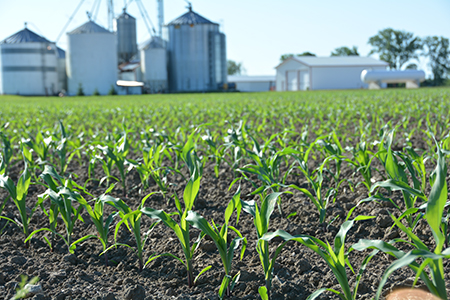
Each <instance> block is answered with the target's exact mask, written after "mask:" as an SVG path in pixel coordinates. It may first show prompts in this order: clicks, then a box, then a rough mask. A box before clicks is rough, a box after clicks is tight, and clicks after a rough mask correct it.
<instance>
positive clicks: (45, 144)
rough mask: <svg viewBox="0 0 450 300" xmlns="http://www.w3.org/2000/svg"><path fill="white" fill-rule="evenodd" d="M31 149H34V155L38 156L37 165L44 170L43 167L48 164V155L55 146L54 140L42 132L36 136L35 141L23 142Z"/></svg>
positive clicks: (27, 140)
mask: <svg viewBox="0 0 450 300" xmlns="http://www.w3.org/2000/svg"><path fill="white" fill-rule="evenodd" d="M22 142H23V143H24V144H26V145H27V146H28V147H29V148H30V149H33V151H34V153H36V154H37V156H38V159H37V161H36V164H37V165H38V166H40V167H41V168H42V166H43V165H45V164H48V163H49V162H48V161H47V159H48V153H49V151H50V149H51V148H52V146H53V139H52V137H51V136H48V137H45V138H44V136H43V135H42V133H41V132H40V131H38V133H37V134H36V137H35V138H34V140H33V139H26V140H22Z"/></svg>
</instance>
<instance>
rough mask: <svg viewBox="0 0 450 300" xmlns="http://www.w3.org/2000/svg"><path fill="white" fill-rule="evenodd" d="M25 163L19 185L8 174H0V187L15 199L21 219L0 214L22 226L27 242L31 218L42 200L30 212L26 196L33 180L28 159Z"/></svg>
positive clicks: (0, 217) (2, 217)
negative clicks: (13, 218) (28, 211)
mask: <svg viewBox="0 0 450 300" xmlns="http://www.w3.org/2000/svg"><path fill="white" fill-rule="evenodd" d="M24 164H25V169H24V171H23V173H22V175H21V176H20V178H19V180H18V182H17V185H15V184H14V182H13V181H12V180H11V178H9V177H8V176H5V175H2V174H0V188H2V189H5V190H6V192H7V193H8V195H9V197H11V199H12V200H13V202H14V204H15V205H16V207H17V209H18V211H19V215H20V220H21V221H20V222H19V221H18V220H12V219H10V218H7V217H4V216H0V219H5V220H7V221H9V222H12V223H14V224H16V225H17V226H19V227H21V228H22V230H23V233H24V235H25V243H26V242H27V239H26V238H27V237H28V235H29V224H30V220H31V217H32V216H33V214H34V212H35V211H36V209H37V207H38V206H39V205H40V201H38V202H37V203H36V205H35V206H34V208H33V209H32V210H31V212H30V213H29V214H28V213H27V202H26V198H27V194H28V188H29V186H30V182H31V174H30V172H29V171H28V165H27V163H26V161H24ZM28 246H29V244H27V247H28Z"/></svg>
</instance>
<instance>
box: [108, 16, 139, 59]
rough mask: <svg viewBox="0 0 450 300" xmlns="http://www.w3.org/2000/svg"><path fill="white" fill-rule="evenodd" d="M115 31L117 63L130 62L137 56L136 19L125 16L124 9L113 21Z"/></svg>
mask: <svg viewBox="0 0 450 300" xmlns="http://www.w3.org/2000/svg"><path fill="white" fill-rule="evenodd" d="M114 25H115V28H116V31H117V43H118V44H117V50H118V51H117V52H118V58H119V63H123V62H127V61H130V59H131V58H132V57H133V56H134V55H136V54H137V52H138V48H137V43H136V19H135V18H134V17H132V16H131V15H129V14H127V12H126V11H125V9H124V10H123V13H122V14H121V15H120V16H119V17H117V18H116V19H115V20H114Z"/></svg>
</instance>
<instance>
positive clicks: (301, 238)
mask: <svg viewBox="0 0 450 300" xmlns="http://www.w3.org/2000/svg"><path fill="white" fill-rule="evenodd" d="M371 218H374V217H367V216H358V217H356V218H355V219H353V220H348V221H345V222H344V223H343V224H342V225H341V228H340V230H339V232H338V233H337V235H336V237H335V238H334V247H332V246H331V245H330V244H329V243H328V241H326V242H323V241H321V240H319V239H318V238H315V237H312V236H308V235H295V236H292V235H290V234H289V233H287V232H286V231H283V230H277V231H275V232H269V233H266V234H264V235H263V236H262V237H261V238H260V240H261V241H265V242H269V241H270V240H272V239H273V238H275V237H281V238H283V239H284V243H282V244H281V245H280V246H278V248H277V250H276V252H275V255H274V258H273V259H272V260H273V261H274V260H275V259H276V257H277V256H278V254H279V253H280V252H281V249H282V248H283V247H284V246H285V245H286V243H287V242H289V241H296V242H299V243H301V244H302V245H304V246H306V247H308V248H309V249H311V250H313V251H314V252H316V253H317V254H318V255H320V256H321V257H322V258H323V259H324V260H325V262H326V263H327V265H328V266H329V267H330V269H331V271H332V272H333V274H334V276H335V277H336V279H337V281H338V282H339V285H340V286H341V289H342V292H340V291H337V290H335V289H331V288H321V289H319V290H317V291H315V292H314V293H312V294H311V295H310V296H309V297H308V298H307V299H308V300H313V299H316V298H317V297H319V296H320V295H321V294H322V293H323V292H326V291H329V292H332V293H335V294H336V295H338V296H339V297H340V298H341V299H343V300H355V299H356V296H357V292H358V286H359V282H360V280H361V276H362V274H363V272H364V270H365V269H366V267H367V264H368V263H369V262H370V260H371V259H372V258H373V257H374V256H375V255H376V253H377V252H378V251H377V250H375V251H372V253H371V254H369V255H368V256H366V258H365V259H364V261H363V262H362V264H361V268H360V270H359V272H358V276H357V278H356V282H355V286H354V288H353V290H352V288H351V287H350V283H349V280H348V276H347V271H346V265H347V266H348V267H349V268H350V270H351V271H352V272H353V273H355V272H354V271H353V268H352V266H351V265H350V262H349V260H348V254H346V252H345V237H346V235H347V232H348V231H349V230H350V228H352V226H353V224H354V222H355V221H358V220H367V219H371Z"/></svg>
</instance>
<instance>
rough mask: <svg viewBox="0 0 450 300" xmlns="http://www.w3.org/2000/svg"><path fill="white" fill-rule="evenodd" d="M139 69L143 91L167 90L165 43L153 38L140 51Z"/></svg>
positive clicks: (159, 91)
mask: <svg viewBox="0 0 450 300" xmlns="http://www.w3.org/2000/svg"><path fill="white" fill-rule="evenodd" d="M141 68H142V76H143V81H144V84H145V89H147V90H148V91H149V92H150V93H164V92H166V91H167V90H168V78H167V50H166V42H165V41H164V40H162V39H161V38H160V37H153V38H152V39H151V40H150V41H148V42H147V43H146V44H145V45H144V47H142V49H141Z"/></svg>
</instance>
